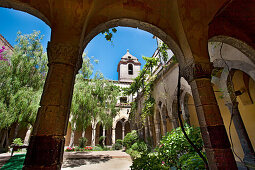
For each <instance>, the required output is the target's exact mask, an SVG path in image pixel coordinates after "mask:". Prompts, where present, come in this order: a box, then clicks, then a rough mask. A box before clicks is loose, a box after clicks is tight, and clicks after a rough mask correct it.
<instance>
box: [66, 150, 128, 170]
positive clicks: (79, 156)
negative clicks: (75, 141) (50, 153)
mask: <svg viewBox="0 0 255 170" xmlns="http://www.w3.org/2000/svg"><path fill="white" fill-rule="evenodd" d="M63 162H64V163H63V165H62V169H63V170H82V169H84V170H86V169H87V170H90V169H93V170H102V169H104V170H129V169H130V166H131V165H132V161H131V158H130V156H129V155H128V154H127V153H125V152H123V151H94V152H65V154H64V160H63Z"/></svg>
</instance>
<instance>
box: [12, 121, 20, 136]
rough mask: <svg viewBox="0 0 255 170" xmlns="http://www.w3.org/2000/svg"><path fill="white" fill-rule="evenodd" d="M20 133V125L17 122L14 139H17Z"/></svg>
mask: <svg viewBox="0 0 255 170" xmlns="http://www.w3.org/2000/svg"><path fill="white" fill-rule="evenodd" d="M18 132H19V123H18V122H17V123H16V125H15V131H14V135H13V139H16V138H17V136H18Z"/></svg>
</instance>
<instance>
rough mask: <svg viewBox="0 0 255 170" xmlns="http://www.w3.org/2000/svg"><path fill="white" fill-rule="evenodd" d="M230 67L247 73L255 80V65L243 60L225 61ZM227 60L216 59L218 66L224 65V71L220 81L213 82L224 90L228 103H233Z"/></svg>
mask: <svg viewBox="0 0 255 170" xmlns="http://www.w3.org/2000/svg"><path fill="white" fill-rule="evenodd" d="M225 62H226V63H227V65H228V67H229V69H230V71H231V70H233V69H236V70H240V71H243V72H245V73H246V74H247V75H249V76H250V77H251V78H252V79H253V80H255V67H254V66H252V65H250V64H248V63H246V62H242V61H225ZM225 62H224V61H222V60H216V61H214V63H213V64H214V66H216V67H222V68H223V71H222V73H221V75H220V78H219V80H218V81H214V82H213V83H215V84H217V85H218V86H219V87H220V88H221V89H222V90H223V94H224V99H225V102H226V103H231V98H230V96H229V93H228V90H227V89H228V87H227V83H228V77H229V74H230V73H229V70H228V68H227V67H226V65H225Z"/></svg>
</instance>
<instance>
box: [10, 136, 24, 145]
mask: <svg viewBox="0 0 255 170" xmlns="http://www.w3.org/2000/svg"><path fill="white" fill-rule="evenodd" d="M12 143H13V144H14V145H16V146H22V145H23V141H22V139H21V138H15V139H14V140H13V142H12Z"/></svg>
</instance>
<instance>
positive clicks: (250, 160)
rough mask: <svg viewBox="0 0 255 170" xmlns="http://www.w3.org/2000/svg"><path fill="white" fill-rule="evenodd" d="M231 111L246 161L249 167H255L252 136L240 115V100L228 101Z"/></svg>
mask: <svg viewBox="0 0 255 170" xmlns="http://www.w3.org/2000/svg"><path fill="white" fill-rule="evenodd" d="M226 105H227V107H228V108H229V111H230V113H231V114H232V120H233V122H234V125H235V129H236V133H237V135H238V137H239V140H240V143H241V146H242V149H243V152H244V159H243V161H244V163H245V164H246V165H247V166H248V167H249V169H255V153H254V149H253V147H252V144H251V141H250V138H249V136H248V133H247V131H246V128H245V126H244V123H243V119H242V117H241V115H240V112H239V109H238V102H236V101H234V102H233V103H227V104H226Z"/></svg>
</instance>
